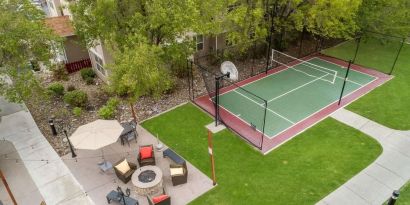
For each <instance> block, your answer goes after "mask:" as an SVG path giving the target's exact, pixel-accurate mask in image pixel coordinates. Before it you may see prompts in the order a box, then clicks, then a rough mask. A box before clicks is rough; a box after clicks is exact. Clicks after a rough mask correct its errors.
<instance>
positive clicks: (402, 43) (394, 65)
mask: <svg viewBox="0 0 410 205" xmlns="http://www.w3.org/2000/svg"><path fill="white" fill-rule="evenodd" d="M405 41H406V38H403V40H402V42H401V45H400V48H399V51H398V52H397V55H396V59H394V63H393V66H392V67H391V70H390V72H389V75H391V74H392V73H393V70H394V67H396V63H397V60H398V59H399V56H400V53H401V49H402V48H403V46H404V42H405Z"/></svg>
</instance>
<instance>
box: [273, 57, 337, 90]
mask: <svg viewBox="0 0 410 205" xmlns="http://www.w3.org/2000/svg"><path fill="white" fill-rule="evenodd" d="M272 61H274V62H276V63H277V64H280V65H282V66H286V67H287V68H288V69H293V70H294V71H297V72H300V73H303V74H305V75H307V76H309V77H312V78H319V79H321V78H322V77H318V76H315V75H311V74H309V73H306V72H305V71H301V70H299V69H296V68H295V67H293V66H288V65H286V64H284V63H281V62H279V61H276V60H273V59H272ZM320 72H323V73H326V75H328V74H331V73H328V72H324V71H320ZM336 74H337V73H336ZM332 75H334V74H332ZM333 79H336V76H334V77H333ZM322 80H323V81H326V82H329V83H331V84H334V82H332V81H330V80H326V79H322Z"/></svg>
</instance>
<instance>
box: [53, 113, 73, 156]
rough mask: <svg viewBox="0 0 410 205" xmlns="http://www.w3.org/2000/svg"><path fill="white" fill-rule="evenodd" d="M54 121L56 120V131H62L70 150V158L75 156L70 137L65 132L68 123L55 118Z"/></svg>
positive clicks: (68, 127) (68, 126)
mask: <svg viewBox="0 0 410 205" xmlns="http://www.w3.org/2000/svg"><path fill="white" fill-rule="evenodd" d="M55 122H57V124H56V125H57V126H58V132H59V133H64V135H65V137H66V140H67V142H68V146H69V147H70V151H71V158H75V157H77V154H76V153H75V151H74V147H73V144H71V141H70V138H69V137H68V134H67V129H70V125H69V124H68V123H65V122H63V120H61V119H58V120H55Z"/></svg>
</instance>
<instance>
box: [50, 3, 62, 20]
mask: <svg viewBox="0 0 410 205" xmlns="http://www.w3.org/2000/svg"><path fill="white" fill-rule="evenodd" d="M46 2H47V7H48V14H49V16H50V17H56V16H62V9H61V4H60V0H47V1H46Z"/></svg>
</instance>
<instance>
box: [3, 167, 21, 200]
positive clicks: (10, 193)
mask: <svg viewBox="0 0 410 205" xmlns="http://www.w3.org/2000/svg"><path fill="white" fill-rule="evenodd" d="M0 178H1V180H2V181H3V184H4V186H5V187H6V190H7V193H8V194H9V196H10V198H11V200H12V201H13V204H14V205H17V201H16V199H15V198H14V196H13V193H12V192H11V190H10V187H9V184H7V181H6V178H5V177H4V175H3V172H2V171H1V170H0Z"/></svg>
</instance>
